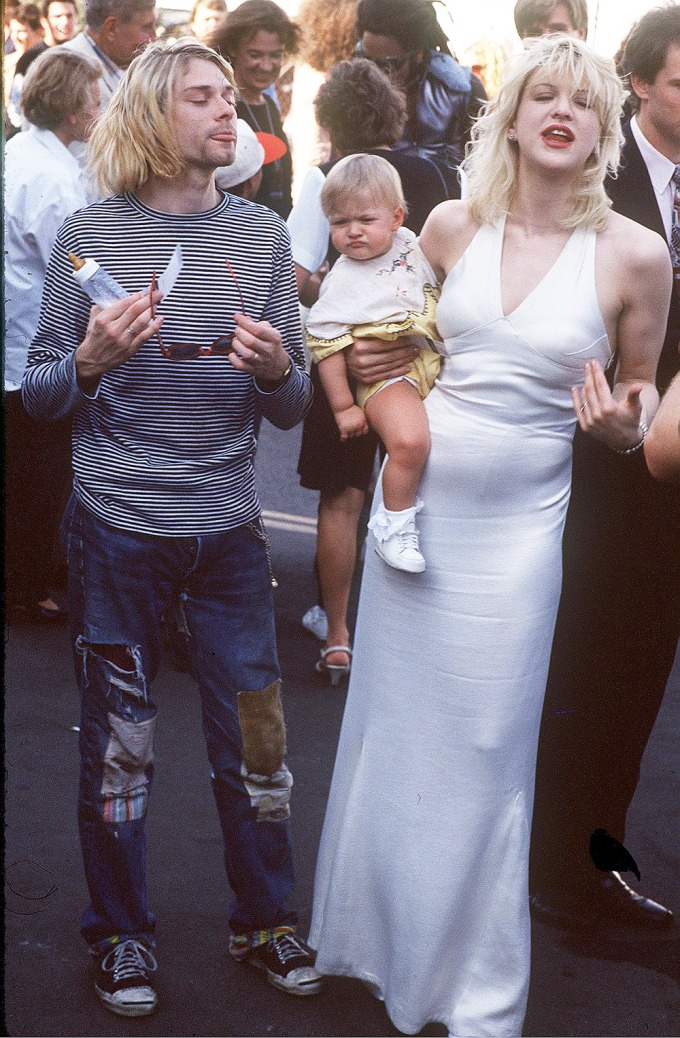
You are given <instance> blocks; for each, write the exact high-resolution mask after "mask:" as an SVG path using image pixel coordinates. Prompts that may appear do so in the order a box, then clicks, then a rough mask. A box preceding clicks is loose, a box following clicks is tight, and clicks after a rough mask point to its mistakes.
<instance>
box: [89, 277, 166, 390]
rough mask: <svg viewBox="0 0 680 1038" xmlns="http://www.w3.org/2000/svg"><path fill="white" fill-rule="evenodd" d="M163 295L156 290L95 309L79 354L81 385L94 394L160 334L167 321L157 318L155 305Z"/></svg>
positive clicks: (93, 308) (138, 293)
mask: <svg viewBox="0 0 680 1038" xmlns="http://www.w3.org/2000/svg"><path fill="white" fill-rule="evenodd" d="M161 298H162V295H161V293H160V292H158V291H156V292H154V293H153V295H152V296H151V298H150V296H149V292H135V293H134V294H133V295H130V296H128V297H127V298H126V299H117V300H116V302H115V303H111V304H110V305H109V306H104V307H102V306H96V305H95V306H93V307H92V310H91V311H90V320H89V323H88V326H87V331H86V333H85V338H84V339H83V341H82V342H81V343H80V345H79V346H78V347H77V349H76V351H75V360H76V376H77V379H78V385H79V386H80V388H81V389H82V390H83V392H85V393H89V392H93V391H94V390H95V389H96V387H97V384H98V382H99V379H100V378H101V377H102V375H104V374H106V372H107V371H112V370H113V368H118V367H120V365H121V364H124V363H125V361H126V360H129V359H130V357H133V356H134V355H135V353H137V352H138V351H139V350H140V349H141V347H142V346H143V345H144V343H145V342H148V340H149V339H151V338H152V337H153V336H154V335H156V334H157V332H158V330H159V328H160V327H161V325H162V324H163V318H162V317H160V316H154V313H153V310H152V306H153V305H156V304H158V303H159V302H160V300H161Z"/></svg>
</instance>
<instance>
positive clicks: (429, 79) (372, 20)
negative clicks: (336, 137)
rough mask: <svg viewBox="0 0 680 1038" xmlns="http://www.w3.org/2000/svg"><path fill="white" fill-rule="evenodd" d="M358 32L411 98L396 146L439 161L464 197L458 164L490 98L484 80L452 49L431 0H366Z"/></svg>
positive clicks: (369, 53)
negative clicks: (458, 57)
mask: <svg viewBox="0 0 680 1038" xmlns="http://www.w3.org/2000/svg"><path fill="white" fill-rule="evenodd" d="M356 31H357V37H358V40H359V42H358V43H357V49H356V53H357V54H358V55H359V56H361V57H363V58H368V59H369V61H373V62H375V64H376V65H377V66H378V67H379V68H381V69H382V70H383V72H386V73H387V74H388V75H389V76H390V79H391V80H392V82H393V84H394V85H395V86H396V87H398V88H399V89H400V90H401V91H402V92H403V93H404V95H405V98H406V123H405V126H404V131H403V133H402V136H401V138H400V140H398V141H397V142H396V144H395V145H394V148H395V150H396V151H401V152H404V153H406V154H408V155H417V156H419V157H421V158H427V159H430V160H431V161H432V162H434V163H436V165H437V166H438V167H439V169H440V170H441V172H442V174H443V176H444V179H445V181H446V186H447V189H448V191H449V197H451V198H459V197H460V186H459V182H458V166H459V165H460V163H461V161H462V159H463V156H464V154H465V144H466V142H467V141H468V140H469V133H470V129H471V126H472V121H473V119H474V117H475V116H476V115H478V114H479V111H480V108H481V106H482V105H483V104H484V102H485V101H486V99H487V97H486V91H485V89H484V86H483V84H482V82H481V80H479V79H478V78H477V76H475V75H473V74H472V73H471V71H470V69H469V68H464V67H463V66H462V65H459V64H458V62H457V61H456V59H455V57H453V55H452V54H451V52H450V50H449V44H448V40H447V38H446V34H445V33H444V31H443V29H442V28H441V26H440V24H439V21H438V20H437V15H436V12H435V9H434V6H433V4H432V2H431V0H361V2H360V4H359V7H358V8H357V29H356Z"/></svg>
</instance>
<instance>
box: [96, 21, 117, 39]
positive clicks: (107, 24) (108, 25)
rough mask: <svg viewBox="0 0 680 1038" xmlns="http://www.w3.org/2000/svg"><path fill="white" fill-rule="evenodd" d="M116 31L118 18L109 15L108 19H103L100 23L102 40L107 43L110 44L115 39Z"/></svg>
mask: <svg viewBox="0 0 680 1038" xmlns="http://www.w3.org/2000/svg"><path fill="white" fill-rule="evenodd" d="M117 31H118V18H117V16H116V15H115V14H110V15H109V16H108V18H105V19H104V21H103V22H102V27H101V29H100V32H101V35H102V38H103V39H104V40H105V41H106V42H107V43H111V42H112V41H113V40H115V38H116V34H117Z"/></svg>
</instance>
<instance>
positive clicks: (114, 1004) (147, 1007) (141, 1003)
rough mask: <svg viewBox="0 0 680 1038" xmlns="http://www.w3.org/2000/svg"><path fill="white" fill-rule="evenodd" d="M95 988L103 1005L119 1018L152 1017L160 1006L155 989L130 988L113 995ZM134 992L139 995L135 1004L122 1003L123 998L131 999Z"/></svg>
mask: <svg viewBox="0 0 680 1038" xmlns="http://www.w3.org/2000/svg"><path fill="white" fill-rule="evenodd" d="M94 987H95V991H96V992H97V996H98V998H99V1001H100V1002H101V1003H102V1005H104V1006H106V1008H107V1009H110V1010H111V1012H112V1013H115V1014H116V1015H117V1016H150V1015H151V1013H153V1011H154V1009H155V1008H156V1006H157V1005H158V995H157V994H156V992H155V991H154V990H153V988H148V987H140V988H128V989H127V990H124V991H118V992H116V993H115V994H111V992H110V991H102V989H101V988H100V987H98V986H97V985H96V984H95V986H94ZM133 991H134V992H136V993H137V995H136V998H135V1000H134V1001H133V1002H127V1001H126V1002H122V1001H120V999H121V996H123V995H125V996H126V997H129V995H130V994H131V992H133Z"/></svg>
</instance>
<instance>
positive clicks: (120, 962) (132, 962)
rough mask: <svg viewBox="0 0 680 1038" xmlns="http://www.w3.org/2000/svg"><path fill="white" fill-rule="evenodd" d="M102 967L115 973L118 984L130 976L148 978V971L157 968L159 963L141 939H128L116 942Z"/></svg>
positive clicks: (103, 960)
mask: <svg viewBox="0 0 680 1038" xmlns="http://www.w3.org/2000/svg"><path fill="white" fill-rule="evenodd" d="M102 969H103V970H104V971H105V972H106V973H113V979H114V982H115V983H116V984H118V983H120V981H123V980H127V979H128V978H129V977H140V978H146V975H147V973H153V971H154V970H155V969H157V963H156V960H155V958H154V957H153V955H152V953H151V951H150V950H149V949H148V948H147V947H146V945H145V944H142V943H141V942H140V941H135V940H132V939H130V940H128V941H121V943H120V944H115V945H114V946H113V948H111V951H109V952H107V953H106V955H105V956H104V958H103V959H102Z"/></svg>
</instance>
